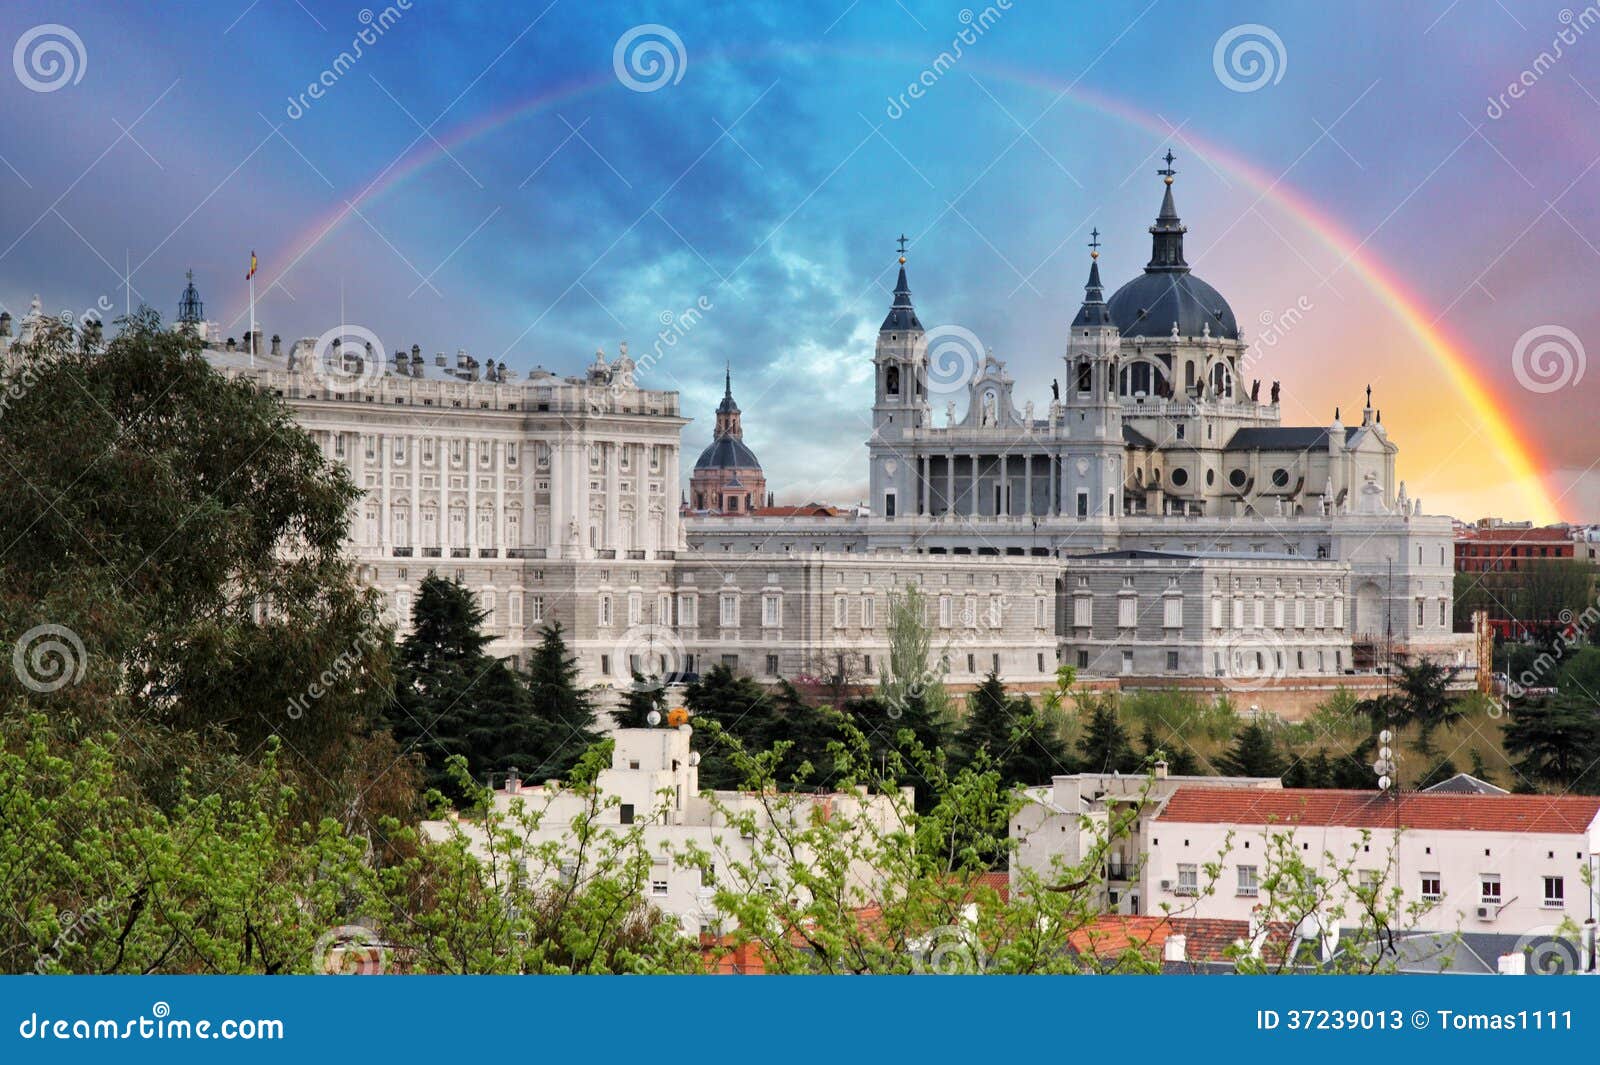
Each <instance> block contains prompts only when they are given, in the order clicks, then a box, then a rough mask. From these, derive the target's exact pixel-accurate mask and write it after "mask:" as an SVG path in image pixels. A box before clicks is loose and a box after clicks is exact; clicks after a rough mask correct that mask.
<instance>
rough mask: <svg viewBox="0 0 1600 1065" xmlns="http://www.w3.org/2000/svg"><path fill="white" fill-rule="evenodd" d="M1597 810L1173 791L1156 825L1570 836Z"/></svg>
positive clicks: (1325, 792) (1489, 798)
mask: <svg viewBox="0 0 1600 1065" xmlns="http://www.w3.org/2000/svg"><path fill="white" fill-rule="evenodd" d="M1597 812H1600V796H1590V795H1453V794H1442V793H1433V794H1425V793H1415V792H1413V793H1408V794H1405V795H1402V796H1401V797H1400V798H1399V799H1398V800H1396V799H1394V798H1389V797H1386V796H1384V795H1382V794H1380V793H1379V792H1376V791H1336V790H1331V789H1320V788H1286V789H1284V790H1283V791H1255V790H1252V789H1246V788H1207V787H1180V788H1178V789H1177V790H1176V791H1174V792H1173V794H1172V798H1171V799H1169V800H1167V804H1166V806H1165V807H1164V808H1163V809H1162V811H1161V813H1160V814H1158V815H1157V817H1156V820H1157V821H1176V822H1187V823H1192V824H1234V825H1241V824H1242V825H1264V824H1292V825H1342V826H1346V827H1350V828H1395V827H1396V826H1398V827H1400V828H1403V829H1433V830H1438V831H1477V832H1538V833H1559V834H1567V835H1578V834H1581V833H1583V832H1585V831H1587V830H1588V827H1589V825H1590V824H1591V823H1592V822H1593V821H1594V819H1595V814H1596V813H1597Z"/></svg>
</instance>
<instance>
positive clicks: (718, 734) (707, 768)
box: [684, 662, 774, 788]
mask: <svg viewBox="0 0 1600 1065" xmlns="http://www.w3.org/2000/svg"><path fill="white" fill-rule="evenodd" d="M684 705H685V706H687V707H688V709H689V710H690V712H691V713H693V714H694V727H695V746H696V748H697V749H698V750H699V751H700V786H701V787H704V788H737V787H740V786H742V785H743V784H744V780H743V778H742V776H741V774H740V770H739V769H738V767H736V766H735V765H733V764H732V763H731V762H729V761H728V758H727V754H728V744H727V743H726V742H725V741H726V740H727V739H728V738H733V739H736V740H738V741H739V742H741V743H748V744H749V745H750V746H751V747H752V748H754V749H757V750H760V749H764V747H763V746H762V745H763V744H764V742H765V741H766V740H767V739H768V738H769V737H771V736H772V735H773V732H774V728H773V707H772V700H771V698H769V696H768V695H767V691H766V689H765V688H763V687H762V686H761V685H759V684H757V683H756V682H755V681H753V680H751V679H750V678H749V677H745V676H740V675H739V674H737V673H735V672H734V671H733V670H732V669H731V668H729V667H728V666H726V665H723V664H722V663H720V662H719V663H718V664H716V665H714V666H712V667H711V669H710V670H708V671H707V672H705V673H703V674H701V675H700V678H699V679H698V680H696V681H695V682H694V683H692V684H690V685H689V687H688V689H687V690H686V691H685V692H684ZM713 723H714V724H715V725H716V726H717V728H716V729H715V730H712V729H710V728H708V727H707V726H710V725H712V724H713Z"/></svg>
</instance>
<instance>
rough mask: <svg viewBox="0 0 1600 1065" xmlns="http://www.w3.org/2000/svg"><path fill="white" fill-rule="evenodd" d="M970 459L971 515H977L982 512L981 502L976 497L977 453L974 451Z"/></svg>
mask: <svg viewBox="0 0 1600 1065" xmlns="http://www.w3.org/2000/svg"><path fill="white" fill-rule="evenodd" d="M970 457H971V459H972V492H971V495H972V512H971V513H972V516H973V517H974V518H976V517H978V516H979V515H980V514H981V513H982V512H983V503H982V501H981V500H980V499H979V498H978V453H977V452H976V451H974V452H973V453H972V455H971V456H970Z"/></svg>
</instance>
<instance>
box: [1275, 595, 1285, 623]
mask: <svg viewBox="0 0 1600 1065" xmlns="http://www.w3.org/2000/svg"><path fill="white" fill-rule="evenodd" d="M1283 606H1284V603H1283V597H1282V596H1279V597H1278V598H1277V599H1274V600H1273V601H1272V627H1273V628H1275V629H1281V628H1283V621H1284V611H1283Z"/></svg>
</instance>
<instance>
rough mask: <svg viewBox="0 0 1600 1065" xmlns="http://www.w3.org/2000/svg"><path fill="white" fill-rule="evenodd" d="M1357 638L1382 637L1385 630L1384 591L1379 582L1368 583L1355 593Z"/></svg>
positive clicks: (1358, 587) (1357, 587)
mask: <svg viewBox="0 0 1600 1065" xmlns="http://www.w3.org/2000/svg"><path fill="white" fill-rule="evenodd" d="M1355 605H1356V623H1355V626H1354V629H1355V634H1356V635H1357V636H1382V635H1383V629H1384V612H1383V590H1382V589H1381V588H1379V587H1378V582H1377V581H1366V582H1364V583H1362V584H1359V585H1357V586H1356V592H1355Z"/></svg>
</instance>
